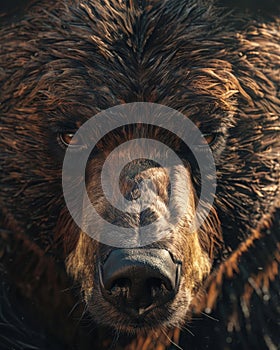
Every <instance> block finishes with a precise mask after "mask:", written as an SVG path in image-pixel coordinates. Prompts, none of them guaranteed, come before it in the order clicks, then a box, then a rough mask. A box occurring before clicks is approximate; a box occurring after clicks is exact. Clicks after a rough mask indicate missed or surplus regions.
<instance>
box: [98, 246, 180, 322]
mask: <svg viewBox="0 0 280 350" xmlns="http://www.w3.org/2000/svg"><path fill="white" fill-rule="evenodd" d="M99 278H100V284H101V290H102V295H103V297H104V298H105V299H106V300H107V301H109V302H110V303H111V305H112V306H113V307H115V308H117V309H118V310H120V311H121V312H124V313H126V314H128V315H129V316H132V317H133V318H141V317H144V316H145V315H146V314H147V313H149V312H150V311H151V310H153V309H154V308H156V307H160V306H163V305H164V304H166V303H167V302H168V301H171V300H172V299H174V297H175V295H176V293H177V291H178V289H179V284H180V278H181V262H179V261H174V260H173V258H172V256H171V254H170V253H169V252H168V251H167V250H165V249H151V248H146V249H116V250H113V251H112V252H111V253H110V254H109V256H108V257H107V259H106V261H105V262H104V263H103V264H102V265H101V264H100V266H99Z"/></svg>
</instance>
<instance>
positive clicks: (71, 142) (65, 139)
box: [58, 132, 83, 148]
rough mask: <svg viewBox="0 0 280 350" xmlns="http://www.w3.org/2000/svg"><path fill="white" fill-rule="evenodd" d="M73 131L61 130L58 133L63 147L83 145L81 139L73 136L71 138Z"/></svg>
mask: <svg viewBox="0 0 280 350" xmlns="http://www.w3.org/2000/svg"><path fill="white" fill-rule="evenodd" d="M74 135H75V133H74V132H61V133H59V135H58V137H59V141H60V143H61V144H62V145H63V146H65V147H71V148H80V147H82V146H83V143H82V140H81V139H80V138H79V137H77V136H76V137H75V139H73V137H74Z"/></svg>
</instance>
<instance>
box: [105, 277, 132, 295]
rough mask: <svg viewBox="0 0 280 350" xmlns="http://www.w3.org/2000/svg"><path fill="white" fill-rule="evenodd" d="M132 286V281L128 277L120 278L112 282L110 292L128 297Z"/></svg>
mask: <svg viewBox="0 0 280 350" xmlns="http://www.w3.org/2000/svg"><path fill="white" fill-rule="evenodd" d="M130 288H131V281H130V280H129V279H128V278H119V279H117V280H116V281H115V282H114V283H113V284H112V287H111V288H110V289H109V293H111V294H112V296H123V297H125V298H128V296H129V290H130Z"/></svg>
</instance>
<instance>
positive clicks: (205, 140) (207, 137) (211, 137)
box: [200, 134, 217, 147]
mask: <svg viewBox="0 0 280 350" xmlns="http://www.w3.org/2000/svg"><path fill="white" fill-rule="evenodd" d="M216 140H217V134H202V137H201V143H200V146H201V147H203V146H206V145H208V146H212V145H213V144H214V143H215V141H216Z"/></svg>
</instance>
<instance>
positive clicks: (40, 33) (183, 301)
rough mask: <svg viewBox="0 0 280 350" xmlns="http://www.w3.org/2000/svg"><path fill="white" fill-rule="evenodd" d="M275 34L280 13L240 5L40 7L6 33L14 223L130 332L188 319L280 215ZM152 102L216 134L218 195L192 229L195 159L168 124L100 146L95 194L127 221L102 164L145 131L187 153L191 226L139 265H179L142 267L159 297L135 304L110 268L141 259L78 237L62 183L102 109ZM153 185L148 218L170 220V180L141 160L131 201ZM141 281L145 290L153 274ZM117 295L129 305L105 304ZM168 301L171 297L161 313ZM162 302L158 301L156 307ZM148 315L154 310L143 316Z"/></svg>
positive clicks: (130, 170) (129, 183) (6, 161)
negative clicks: (229, 265) (215, 275)
mask: <svg viewBox="0 0 280 350" xmlns="http://www.w3.org/2000/svg"><path fill="white" fill-rule="evenodd" d="M34 13H35V14H36V16H34ZM258 19H259V20H258ZM275 28H278V29H279V20H278V19H277V18H272V17H270V16H267V17H265V18H263V17H257V15H250V14H248V18H246V20H245V19H244V14H243V12H241V11H238V10H236V11H230V10H227V9H224V8H222V7H219V6H218V5H217V4H216V3H215V2H213V3H212V6H210V4H209V3H207V4H206V3H204V2H203V1H197V0H196V1H189V2H185V1H178V2H171V1H167V2H164V3H161V2H157V1H150V2H149V3H147V4H144V2H139V3H132V2H130V3H126V2H118V1H112V2H110V4H109V3H108V4H107V3H103V2H98V3H96V2H93V1H87V2H78V1H77V2H76V1H69V2H68V1H62V2H59V3H57V2H52V1H51V2H47V1H45V2H44V1H42V2H40V3H38V4H37V3H36V2H35V3H34V4H32V5H30V7H29V8H27V9H26V10H25V12H24V13H23V14H21V15H19V18H17V19H16V20H13V21H12V23H5V25H4V26H3V28H2V29H1V39H0V40H1V41H0V43H1V47H2V50H1V57H0V59H1V67H3V69H1V71H0V74H1V75H0V79H1V80H0V81H1V90H2V93H1V120H2V126H1V136H2V137H1V141H0V146H1V157H0V161H1V163H0V167H1V186H2V187H3V192H2V194H1V206H2V208H3V215H4V216H5V217H9V218H10V219H9V222H16V224H17V226H16V227H19V228H20V230H22V231H24V233H25V234H26V235H27V236H28V237H29V238H30V240H31V241H35V242H36V244H37V245H38V246H39V247H40V248H41V249H42V250H43V251H45V252H46V254H50V255H53V256H55V258H56V259H58V260H59V261H60V262H61V261H62V264H64V262H65V268H66V270H67V271H68V273H69V274H70V275H71V276H72V277H73V278H74V280H75V281H76V282H78V283H79V284H80V285H81V290H82V294H83V298H84V299H85V301H86V303H87V305H88V310H89V312H90V313H91V314H92V316H93V317H94V318H95V319H96V321H97V322H100V323H103V324H106V325H109V326H113V327H116V328H117V329H119V330H122V331H128V332H132V331H140V330H143V329H145V330H147V329H148V328H156V327H160V326H161V325H164V326H165V327H167V328H168V327H173V326H175V325H179V324H181V323H182V322H184V321H185V320H186V318H188V317H190V311H191V307H192V302H193V298H194V296H195V295H196V293H198V291H200V290H201V289H203V284H204V281H205V279H206V278H207V276H208V275H209V274H210V272H211V270H213V269H214V268H215V266H216V265H217V264H219V263H220V260H221V259H226V257H227V255H228V254H230V252H231V251H232V250H235V249H237V247H238V245H239V243H240V242H242V241H243V240H245V239H246V238H247V237H248V236H249V235H250V234H251V232H252V231H251V230H252V229H253V228H255V227H257V223H258V222H259V221H260V219H261V217H262V215H263V213H270V212H272V211H273V209H274V208H275V206H276V200H277V196H278V193H279V156H278V153H277V152H279V137H278V136H279V135H278V133H279V116H278V112H279V90H278V89H279V88H278V83H279V64H280V62H279V57H280V55H279V51H280V48H279V31H277V29H275ZM271 33H273V35H272V34H271ZM143 101H144V102H151V103H156V104H161V105H166V106H169V107H172V108H174V109H175V110H178V111H180V112H181V113H182V114H183V115H184V116H185V118H187V119H189V120H191V121H192V122H193V123H194V125H196V126H197V127H198V128H199V129H200V130H201V133H202V134H203V135H207V136H208V137H209V147H210V148H211V150H212V154H213V158H214V160H215V164H216V176H217V189H216V195H215V201H214V203H213V206H212V208H211V212H210V214H209V216H208V218H207V220H206V221H205V222H204V223H203V225H202V226H201V228H200V229H199V230H197V231H196V232H195V233H194V234H192V235H189V227H188V224H187V219H188V218H192V217H193V215H194V212H195V207H196V204H197V200H198V197H199V191H200V184H199V175H198V174H197V173H198V169H197V164H195V162H192V159H191V157H190V156H189V154H188V153H187V151H186V149H185V148H184V145H182V143H181V140H179V139H178V138H177V137H174V135H170V134H168V133H167V134H165V132H163V131H162V130H158V129H157V128H151V129H150V128H147V127H142V126H140V130H141V133H140V132H139V126H137V125H136V126H134V127H132V128H131V130H117V131H115V132H112V133H109V134H108V135H107V136H106V137H104V139H102V140H101V141H100V143H99V144H98V146H97V148H96V150H97V152H96V153H95V154H94V155H92V157H91V158H90V160H89V162H88V165H87V173H86V177H87V181H86V186H87V191H88V193H90V196H89V197H90V199H91V202H92V204H93V205H94V206H96V207H97V208H98V207H99V210H100V211H101V213H102V215H103V217H105V218H106V219H107V220H109V221H110V220H111V221H114V220H115V221H116V220H117V221H118V224H121V225H126V224H128V222H127V221H128V219H127V217H125V216H123V215H120V214H118V213H115V212H113V213H112V211H111V207H110V206H108V203H107V202H106V200H105V198H104V194H103V192H102V187H101V183H100V172H101V169H102V165H103V163H104V161H105V158H106V156H108V155H109V154H110V152H111V151H112V150H113V149H114V148H115V147H117V146H118V145H119V144H120V143H122V142H124V141H129V140H133V139H135V138H138V137H139V136H140V135H141V137H148V138H151V139H154V140H158V141H162V142H164V143H166V144H167V145H168V146H169V147H170V148H172V149H173V150H174V151H175V152H177V153H178V154H179V155H181V157H182V159H183V162H184V165H185V167H184V169H180V170H179V175H182V177H184V179H185V182H186V184H187V187H188V188H189V193H190V196H189V198H188V210H187V211H186V215H185V217H184V220H183V222H182V223H180V225H178V226H176V227H175V228H174V230H173V232H172V234H171V235H170V236H169V239H167V240H161V241H160V242H157V243H153V244H151V245H149V246H147V247H145V248H143V249H142V251H141V252H140V253H141V254H142V255H141V254H140V253H139V256H140V258H139V259H140V262H142V261H147V260H145V259H147V256H148V257H149V259H148V261H151V259H152V258H153V257H154V255H155V256H156V258H155V260H154V261H156V263H155V264H156V265H157V266H158V265H160V263H162V262H164V263H165V264H166V265H168V264H169V263H170V268H168V269H167V270H168V271H167V272H166V271H163V270H160V269H159V271H158V273H157V274H156V276H154V275H151V271H150V270H151V269H152V267H151V268H150V269H149V268H147V269H148V270H149V271H147V270H145V269H144V270H143V271H142V273H143V274H148V276H149V277H148V278H154V280H153V281H152V283H150V284H149V292H147V290H145V292H143V290H140V292H141V295H142V294H144V295H145V297H144V299H143V300H141V301H139V300H138V302H137V305H136V307H134V306H133V307H132V308H131V307H130V308H129V310H128V309H127V306H126V304H127V302H128V301H127V298H125V297H124V296H123V295H125V294H126V293H128V294H129V292H130V291H131V290H132V289H131V287H130V286H129V283H130V282H131V280H130V279H132V277H130V279H129V278H128V277H127V275H125V277H124V275H118V278H117V279H115V280H114V283H112V282H111V281H110V283H109V282H108V284H106V276H105V274H107V280H109V279H110V278H109V277H108V274H109V275H110V274H111V272H110V268H109V267H108V266H109V265H108V262H111V265H112V264H113V262H115V261H117V262H118V261H119V260H118V259H121V260H122V261H124V260H125V259H128V260H129V261H131V253H130V252H128V253H127V254H128V257H127V256H124V254H125V252H123V251H118V250H117V249H112V247H109V246H104V245H102V244H100V243H98V242H96V241H94V240H92V238H91V237H89V236H88V235H86V234H85V233H83V232H82V231H81V230H80V228H79V227H78V226H77V225H76V224H75V222H74V220H73V218H72V217H71V215H70V214H69V212H68V210H67V208H66V206H65V201H64V197H63V192H62V187H61V176H62V163H63V159H64V155H65V151H66V147H67V146H69V147H71V142H70V140H71V138H72V136H71V135H72V134H74V133H75V132H76V131H77V130H78V129H79V128H80V127H81V125H83V124H84V123H85V122H86V121H88V120H89V119H90V118H92V117H93V116H94V115H96V114H97V113H98V112H100V111H101V110H105V109H107V108H109V107H112V106H115V105H120V104H127V103H133V102H143ZM120 140H121V141H120ZM206 140H207V137H206ZM69 144H70V145H69ZM72 146H73V145H72ZM201 152H203V147H202V149H201ZM151 157H153V154H151ZM183 174H184V175H183ZM143 179H148V180H152V183H153V187H152V189H151V197H152V198H155V199H154V202H152V203H151V205H152V204H153V206H152V207H153V208H155V207H156V210H155V209H153V210H152V209H151V208H149V210H150V212H148V213H146V216H144V217H143V223H144V224H146V223H148V222H149V220H151V216H155V217H157V216H158V215H159V214H160V213H161V210H162V211H163V212H165V210H166V208H165V206H166V203H167V202H168V196H169V192H168V191H169V190H168V188H169V181H170V179H169V178H168V176H167V175H166V169H164V168H162V167H159V166H157V164H154V163H149V162H148V163H145V162H143V161H134V162H131V163H129V164H128V165H127V167H126V168H125V169H124V171H123V178H121V179H120V190H121V192H122V193H123V195H124V197H127V198H130V197H131V198H133V196H135V184H136V183H139V182H140V183H141V181H142V180H143ZM176 186H180V183H175V187H176ZM136 190H137V188H136ZM136 192H137V191H136ZM15 202H16V205H15ZM131 202H133V200H131ZM15 208H16V210H15ZM27 213H28V215H27ZM130 219H131V217H130V218H129V220H130ZM139 220H140V219H139V218H134V222H133V223H132V225H134V226H137V225H140V222H139ZM130 224H131V223H130ZM6 225H7V224H6V223H5V224H4V227H5V226H6ZM8 225H9V224H8ZM96 230H97V231H98V230H99V227H98V225H97V226H96ZM143 252H144V253H143ZM166 252H167V255H166ZM111 259H112V260H111ZM114 259H116V260H114ZM138 262H139V261H138ZM151 264H152V263H151ZM173 264H174V265H173ZM146 265H147V264H146ZM148 265H149V264H148ZM152 266H154V265H152ZM174 266H175V267H174ZM179 266H180V268H181V272H180V281H179V282H178V281H177V280H176V279H174V278H173V277H174V276H173V274H172V273H171V271H173V272H174V271H175V272H176V273H178V274H179V272H178V271H179ZM173 268H174V270H172V269H173ZM100 270H101V273H100ZM127 273H128V274H129V276H131V274H130V272H129V271H128V270H127ZM139 273H140V272H139ZM171 275H172V276H171ZM120 276H121V277H120ZM133 278H134V277H133ZM141 278H142V277H141ZM124 279H125V280H124ZM120 280H121V281H120ZM127 280H129V281H130V282H129V283H128V282H127ZM104 282H105V283H104ZM116 282H117V283H116ZM140 282H141V283H140ZM134 283H136V284H137V283H138V285H142V284H143V279H141V280H140V279H136V280H134ZM104 288H105V289H107V290H106V291H105V292H104V291H103V290H102V289H104ZM139 288H140V287H139ZM140 289H141V288H140ZM108 290H109V292H110V293H111V295H113V297H114V299H115V300H117V303H118V304H122V307H121V308H119V307H118V305H117V306H116V301H112V298H111V299H110V298H108V297H107V296H106V295H107V294H106V293H107V292H108ZM145 293H146V294H147V295H146V294H145ZM153 293H154V294H155V296H156V297H153V296H152V294H153ZM165 297H166V298H165ZM135 298H136V297H135ZM135 298H134V299H135ZM137 298H138V299H139V296H138V295H137ZM137 298H136V299H137ZM156 298H158V299H161V298H162V299H163V300H164V303H163V304H162V305H160V306H159V305H157V303H156V301H155V299H156ZM134 299H133V300H132V299H130V300H129V302H130V304H133V305H134V303H135V300H134ZM151 305H152V306H154V305H155V306H156V307H155V308H151V309H149V310H147V309H148V308H149V307H150V306H151ZM182 305H183V307H182ZM131 309H132V310H133V311H131ZM136 309H137V310H138V315H137V316H135V312H134V310H136ZM140 309H142V310H143V309H144V311H145V310H146V311H145V312H146V313H145V312H144V314H143V315H144V316H142V318H141V317H140V315H139V310H140ZM143 318H144V321H143Z"/></svg>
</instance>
